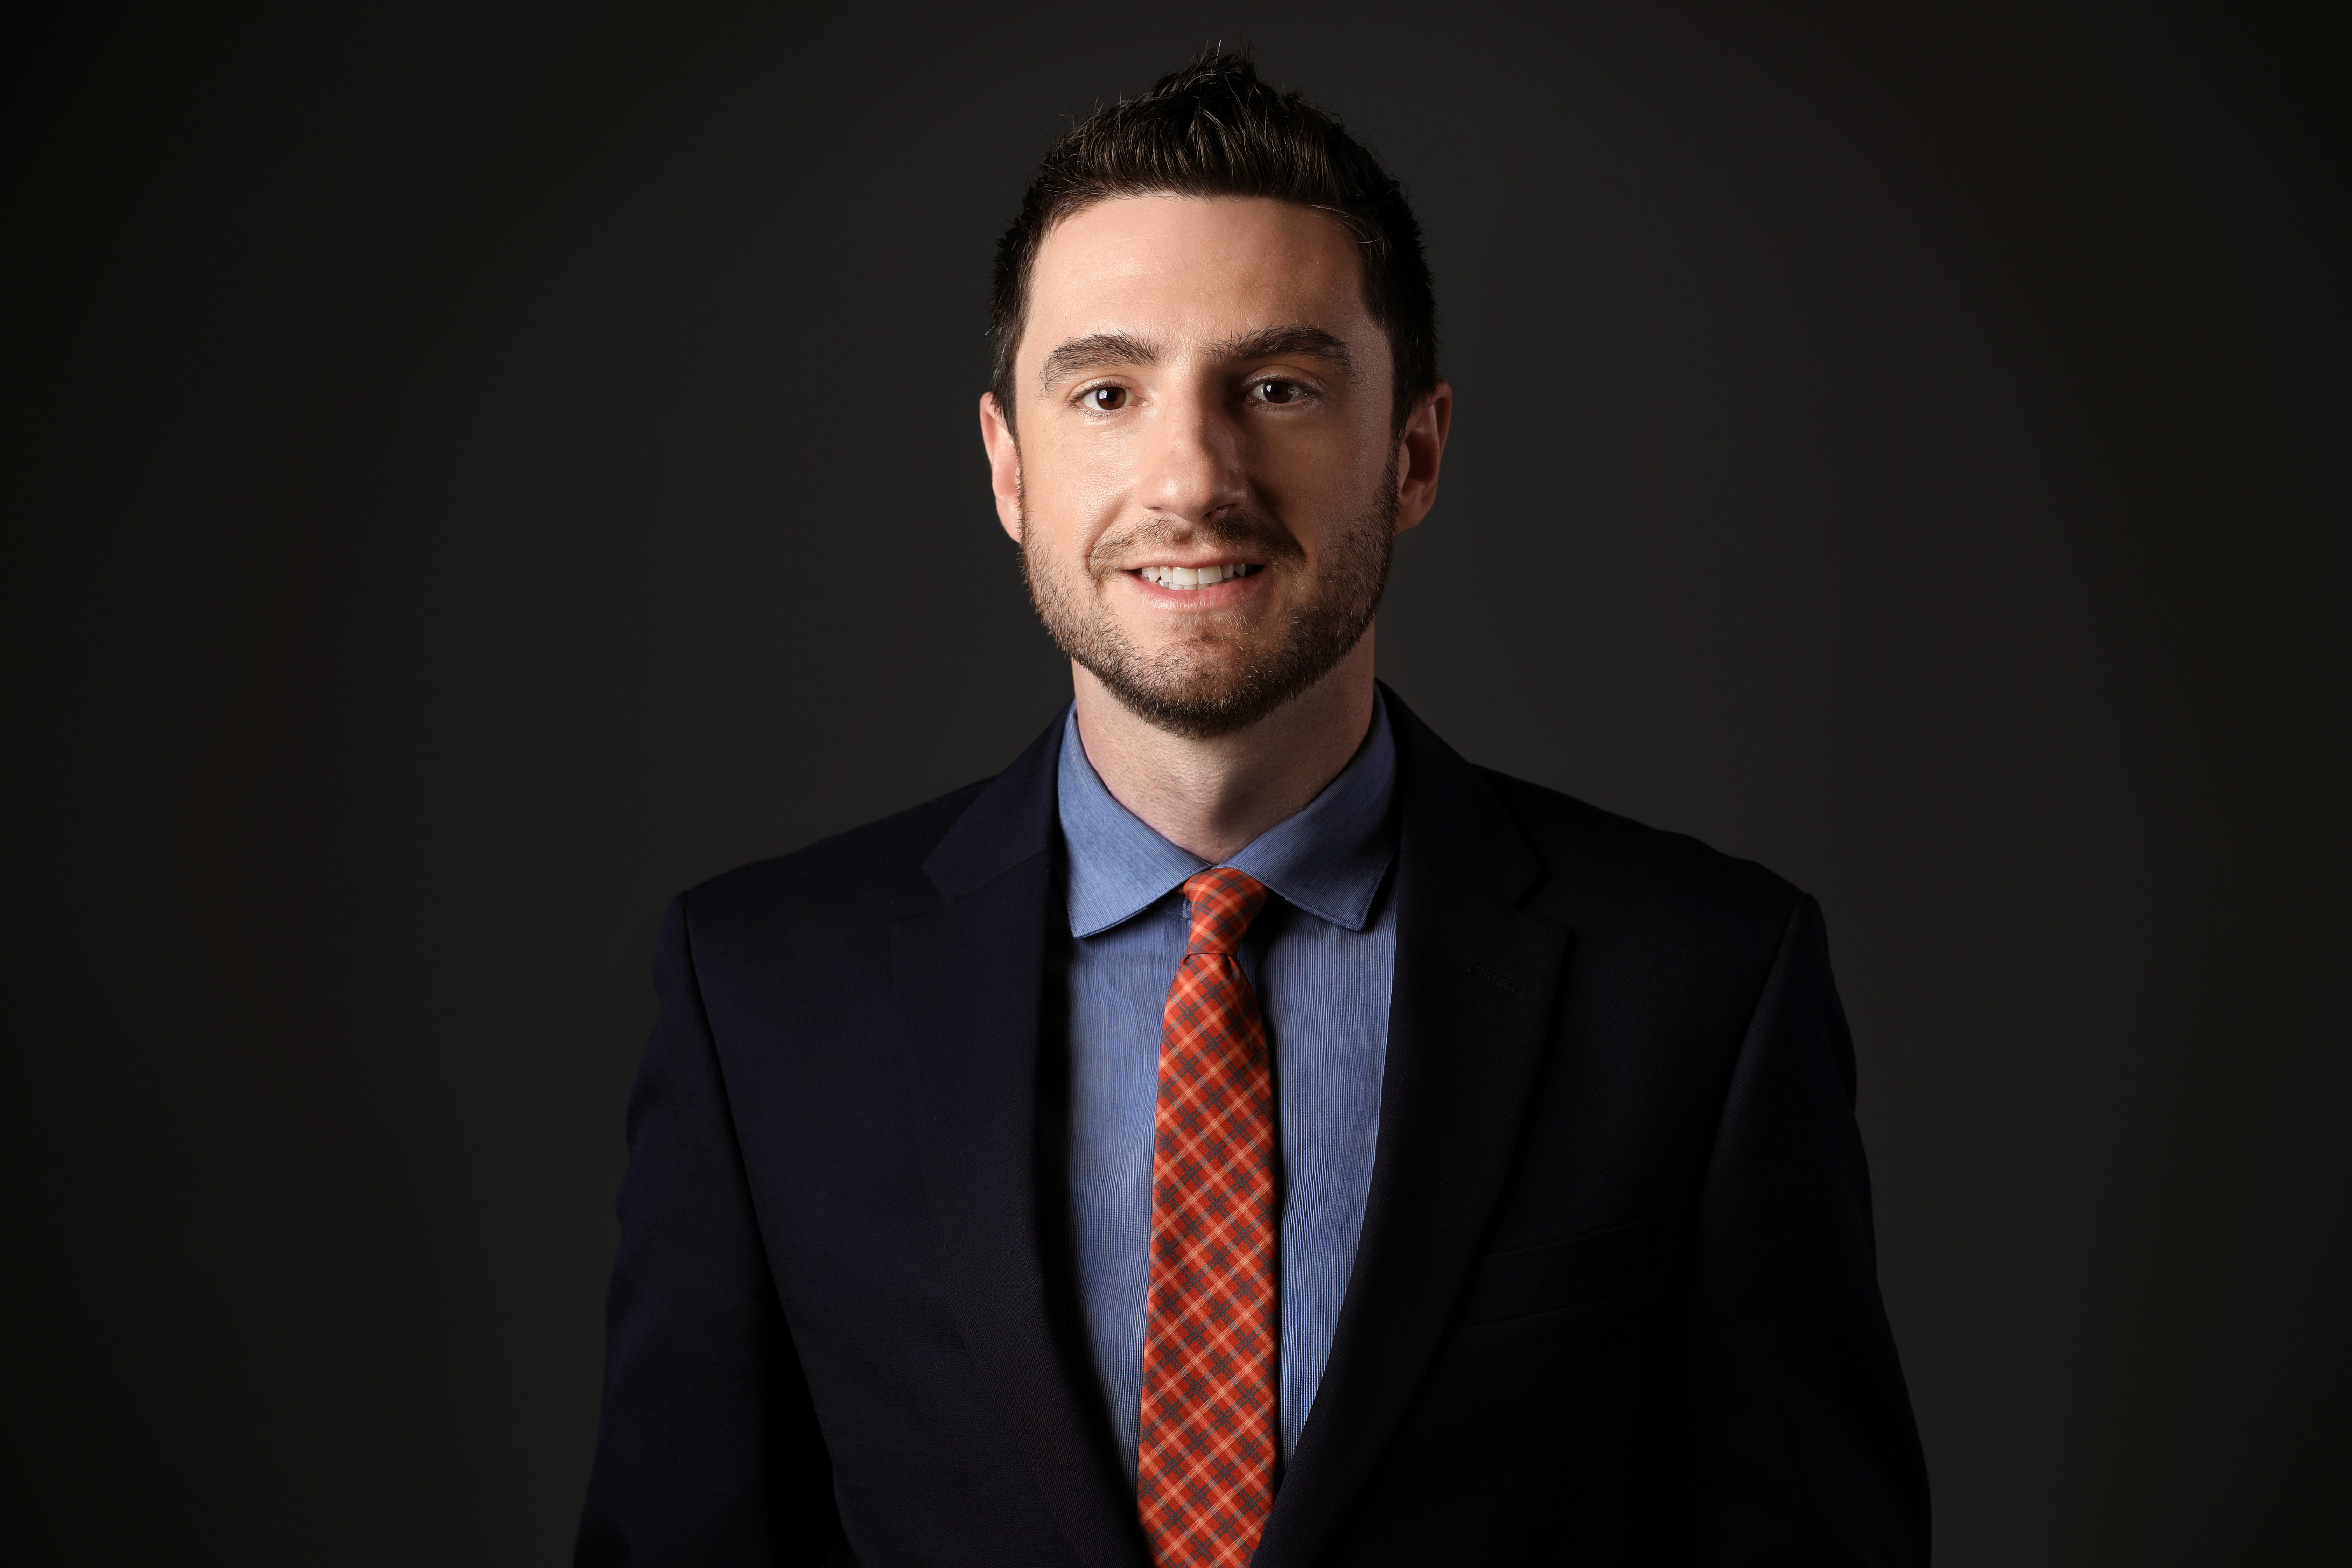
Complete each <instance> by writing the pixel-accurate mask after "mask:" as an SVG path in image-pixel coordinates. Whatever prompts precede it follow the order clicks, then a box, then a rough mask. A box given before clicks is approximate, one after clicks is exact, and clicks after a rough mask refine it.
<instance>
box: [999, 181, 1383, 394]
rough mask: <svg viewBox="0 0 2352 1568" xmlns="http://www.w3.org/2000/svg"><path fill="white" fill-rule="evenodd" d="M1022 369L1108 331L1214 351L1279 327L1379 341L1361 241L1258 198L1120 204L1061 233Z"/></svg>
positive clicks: (1046, 254) (1093, 209) (1039, 290)
mask: <svg viewBox="0 0 2352 1568" xmlns="http://www.w3.org/2000/svg"><path fill="white" fill-rule="evenodd" d="M1027 314H1028V320H1027V322H1026V325H1025V329H1024V331H1023V333H1022V339H1023V342H1022V345H1021V358H1022V359H1023V360H1024V361H1026V362H1034V360H1035V359H1037V358H1038V357H1039V356H1042V355H1043V354H1044V353H1046V352H1047V350H1049V349H1051V348H1052V346H1053V345H1054V344H1055V343H1057V342H1063V341H1065V340H1066V339H1068V338H1071V337H1073V336H1080V335H1085V334H1087V333H1093V332H1102V331H1126V332H1144V331H1148V332H1150V333H1151V334H1152V335H1153V336H1154V337H1155V338H1157V339H1159V340H1160V341H1163V342H1171V346H1173V345H1174V344H1176V343H1181V342H1184V341H1185V340H1195V341H1214V340H1223V339H1225V338H1228V337H1231V336H1232V335H1233V334H1234V332H1235V331H1250V330H1252V329H1255V328H1258V327H1265V326H1275V325H1293V324H1301V325H1311V326H1318V327H1321V328H1323V329H1324V330H1325V331H1328V332H1331V333H1333V334H1334V335H1336V336H1339V337H1341V338H1344V339H1350V340H1353V339H1357V338H1360V337H1362V336H1364V335H1366V334H1370V333H1375V332H1377V331H1378V329H1377V327H1376V326H1375V324H1374V323H1373V321H1372V319H1371V316H1370V312H1369V311H1368V310H1366V309H1365V306H1364V289H1363V265H1362V263H1361V261H1360V259H1359V258H1358V255H1357V246H1356V241H1355V237H1354V236H1352V235H1350V234H1349V232H1348V230H1347V229H1346V228H1345V227H1344V226H1342V225H1341V224H1340V223H1339V220H1338V219H1336V218H1333V217H1331V216H1328V215H1326V214H1323V213H1319V212H1316V211H1314V210H1313V209H1312V208H1309V207H1302V206H1298V205H1294V204H1292V203H1289V202H1277V201H1270V200H1267V199H1265V198H1263V197H1256V196H1208V197H1201V196H1170V195H1148V196H1120V197H1116V198H1114V199H1112V200H1108V201H1101V202H1097V203H1095V204H1094V205H1091V206H1087V207H1082V208H1080V209H1079V210H1078V211H1077V212H1076V213H1073V214H1072V215H1071V216H1068V217H1066V218H1065V219H1063V220H1062V222H1060V223H1059V224H1057V225H1055V227H1054V229H1053V231H1052V232H1051V233H1050V234H1048V235H1047V236H1046V237H1045V243H1044V244H1043V245H1041V246H1040V247H1038V250H1037V259H1036V262H1035V265H1034V268H1033V270H1032V272H1031V274H1030V282H1029V301H1028V312H1027Z"/></svg>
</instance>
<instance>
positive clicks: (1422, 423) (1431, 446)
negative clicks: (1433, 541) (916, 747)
mask: <svg viewBox="0 0 2352 1568" xmlns="http://www.w3.org/2000/svg"><path fill="white" fill-rule="evenodd" d="M1453 428H1454V384H1453V383H1451V382H1445V381H1441V382H1439V383H1438V384H1436V385H1435V386H1433V387H1432V388H1431V389H1430V390H1429V391H1427V392H1424V393H1423V394H1422V395H1421V401H1420V402H1418V403H1416V404H1415V405H1413V410H1412V417H1410V418H1408V419H1407V420H1406V421H1405V424H1404V430H1403V432H1402V434H1400V435H1399V436H1398V437H1397V510H1396V531H1398V532H1399V533H1402V532H1403V531H1405V530H1406V529H1408V528H1411V527H1412V526H1413V525H1414V524H1415V523H1417V522H1419V521H1421V520H1422V519H1423V518H1424V517H1427V516H1428V515H1429V509H1430V508H1431V507H1433V506H1435V505H1436V504H1437V468H1438V465H1439V464H1440V463H1442V462H1443V461H1444V458H1445V437H1446V434H1447V432H1449V431H1451V430H1452V429H1453Z"/></svg>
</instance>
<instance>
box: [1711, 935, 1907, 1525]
mask: <svg viewBox="0 0 2352 1568" xmlns="http://www.w3.org/2000/svg"><path fill="white" fill-rule="evenodd" d="M1853 1096H1854V1068H1853V1039H1852V1037H1851V1036H1850V1035H1849V1034H1848V1032H1847V1029H1846V1022H1845V1012H1844V1009H1843V1007H1842V1006H1841V1005H1839V1002H1838V996H1837V987H1836V985H1835V984H1834V982H1832V979H1831V977H1830V961H1829V941H1828V936H1827V933H1826V932H1825V931H1824V930H1823V928H1822V914H1821V908H1820V906H1819V905H1818V904H1816V903H1815V902H1814V901H1813V900H1811V899H1810V898H1807V899H1802V900H1800V901H1799V903H1798V905H1797V908H1796V909H1795V910H1794V911H1793V913H1792V914H1791V915H1790V921H1789V924H1788V927H1787V930H1786V931H1785V932H1784V933H1783V935H1782V938H1781V943H1780V953H1779V956H1778V957H1777V959H1776V960H1775V962H1774V963H1773V966H1772V970H1771V973H1770V974H1769V977H1768V978H1767V980H1766V982H1765V984H1764V990H1763V993H1762V994H1761V996H1760V997H1759V1000H1758V1003H1757V1006H1756V1012H1755V1015H1754V1016H1753V1017H1752V1018H1751V1020H1750V1022H1749V1025H1748V1034H1747V1037H1746V1038H1745V1040H1744V1041H1743V1042H1742V1044H1741V1047H1740V1052H1739V1057H1738V1062H1737V1064H1736V1065H1735V1067H1734V1068H1733V1071H1732V1075H1731V1082H1730V1089H1729V1091H1728V1093H1727V1096H1726V1099H1725V1102H1724V1108H1723V1114H1722V1121H1721V1123H1720V1125H1719V1126H1718V1128H1717V1133H1716V1141H1715V1147H1714V1150H1713V1152H1712V1154H1711V1156H1710V1159H1709V1163H1708V1167H1707V1172H1706V1178H1705V1182H1704V1185H1703V1188H1702V1190H1701V1193H1700V1197H1699V1204H1698V1214H1697V1224H1696V1237H1695V1245H1694V1248H1693V1252H1692V1258H1691V1273H1690V1295H1689V1305H1688V1310H1689V1320H1688V1325H1687V1326H1688V1335H1687V1339H1686V1340H1685V1344H1686V1345H1687V1348H1688V1359H1687V1363H1686V1365H1685V1382H1684V1391H1685V1402H1686V1403H1685V1421H1684V1425H1683V1432H1684V1435H1685V1443H1686V1445H1687V1447H1686V1452H1685V1456H1684V1458H1685V1465H1684V1467H1683V1468H1682V1480H1683V1485H1684V1487H1685V1497H1684V1499H1683V1504H1684V1506H1683V1508H1682V1509H1681V1510H1678V1511H1679V1512H1680V1513H1681V1516H1682V1517H1683V1518H1684V1519H1685V1521H1687V1524H1688V1529H1689V1534H1688V1536H1687V1550H1688V1553H1689V1560H1690V1561H1691V1562H1693V1563H1698V1564H1705V1565H1706V1568H1747V1565H1749V1564H1755V1565H1759V1568H1760V1565H1762V1564H1768V1563H1772V1564H1777V1563H1809V1564H1816V1565H1822V1568H1827V1565H1830V1564H1837V1565H1841V1568H1843V1565H1846V1564H1853V1565H1857V1568H1859V1565H1861V1564H1872V1565H1880V1564H1888V1565H1905V1568H1908V1565H1912V1564H1924V1563H1927V1545H1928V1527H1927V1465H1926V1461H1925V1459H1924V1458H1923V1457H1922V1456H1921V1453H1920V1448H1919V1436H1918V1431H1917V1428H1916V1426H1915V1425H1914V1423H1913V1421H1912V1415H1911V1401H1910V1396H1909V1394H1907V1393H1906V1390H1905V1388H1904V1384H1903V1369H1902V1366H1901V1364H1900V1363H1898V1362H1897V1361H1896V1359H1895V1341H1894V1337H1893V1335H1892V1334H1891V1333H1890V1332H1889V1331H1888V1329H1887V1324H1886V1311H1885V1306H1884V1304H1883V1303H1882V1302H1881V1300H1880V1299H1879V1293H1878V1260H1877V1247H1876V1243H1875V1241H1874V1239H1873V1237H1872V1231H1871V1213H1870V1173H1869V1170H1868V1168H1867V1167H1866V1165H1865V1164H1864V1159H1863V1151H1862V1134H1861V1131H1860V1129H1859V1128H1858V1127H1857V1126H1856V1125H1855V1122H1854V1115H1853Z"/></svg>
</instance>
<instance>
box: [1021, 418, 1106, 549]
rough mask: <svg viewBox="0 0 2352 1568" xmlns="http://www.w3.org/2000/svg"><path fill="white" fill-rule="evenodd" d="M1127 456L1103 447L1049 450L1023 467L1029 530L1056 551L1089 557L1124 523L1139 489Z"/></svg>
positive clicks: (1035, 456) (1026, 524)
mask: <svg viewBox="0 0 2352 1568" xmlns="http://www.w3.org/2000/svg"><path fill="white" fill-rule="evenodd" d="M1128 469H1129V464H1128V462H1127V460H1126V458H1125V457H1124V455H1123V454H1122V453H1119V452H1116V451H1105V450H1103V449H1102V447H1101V446H1099V445H1091V444H1090V445H1087V446H1081V447H1077V448H1076V449H1071V448H1068V447H1062V448H1058V449H1057V448H1055V447H1047V448H1046V449H1045V450H1043V451H1040V452H1038V453H1036V454H1035V455H1034V456H1033V457H1032V458H1030V460H1029V461H1027V462H1025V463H1024V464H1023V466H1022V474H1021V479H1022V499H1023V512H1024V527H1025V528H1026V529H1029V530H1031V531H1042V532H1044V533H1045V535H1046V536H1047V537H1048V538H1049V539H1050V540H1051V542H1052V547H1053V549H1054V550H1055V553H1057V554H1062V555H1067V556H1076V557H1080V558H1083V557H1084V556H1085V554H1086V552H1087V551H1088V550H1089V549H1091V548H1092V547H1093V544H1094V542H1095V541H1096V540H1097V539H1099V538H1100V537H1101V536H1102V535H1103V533H1104V532H1105V531H1107V530H1108V529H1109V528H1110V527H1111V526H1112V525H1113V524H1115V523H1116V522H1118V519H1119V516H1120V513H1121V511H1122V510H1123V509H1124V507H1125V506H1126V503H1127V498H1128V496H1129V494H1130V493H1132V491H1133V489H1134V485H1133V481H1132V476H1131V475H1130V474H1129V471H1128Z"/></svg>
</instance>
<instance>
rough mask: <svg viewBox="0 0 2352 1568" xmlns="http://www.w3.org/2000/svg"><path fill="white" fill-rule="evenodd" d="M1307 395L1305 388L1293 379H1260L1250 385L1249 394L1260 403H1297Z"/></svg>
mask: <svg viewBox="0 0 2352 1568" xmlns="http://www.w3.org/2000/svg"><path fill="white" fill-rule="evenodd" d="M1306 395H1307V389H1306V388H1305V387H1303V386H1301V385H1299V384H1297V382H1295V381H1260V382H1254V383H1252V384H1251V385H1250V396H1251V397H1253V398H1254V399H1255V400H1256V401H1258V402H1260V403H1273V404H1284V403H1297V402H1298V401H1300V400H1301V399H1302V398H1304V397H1305V396H1306Z"/></svg>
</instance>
